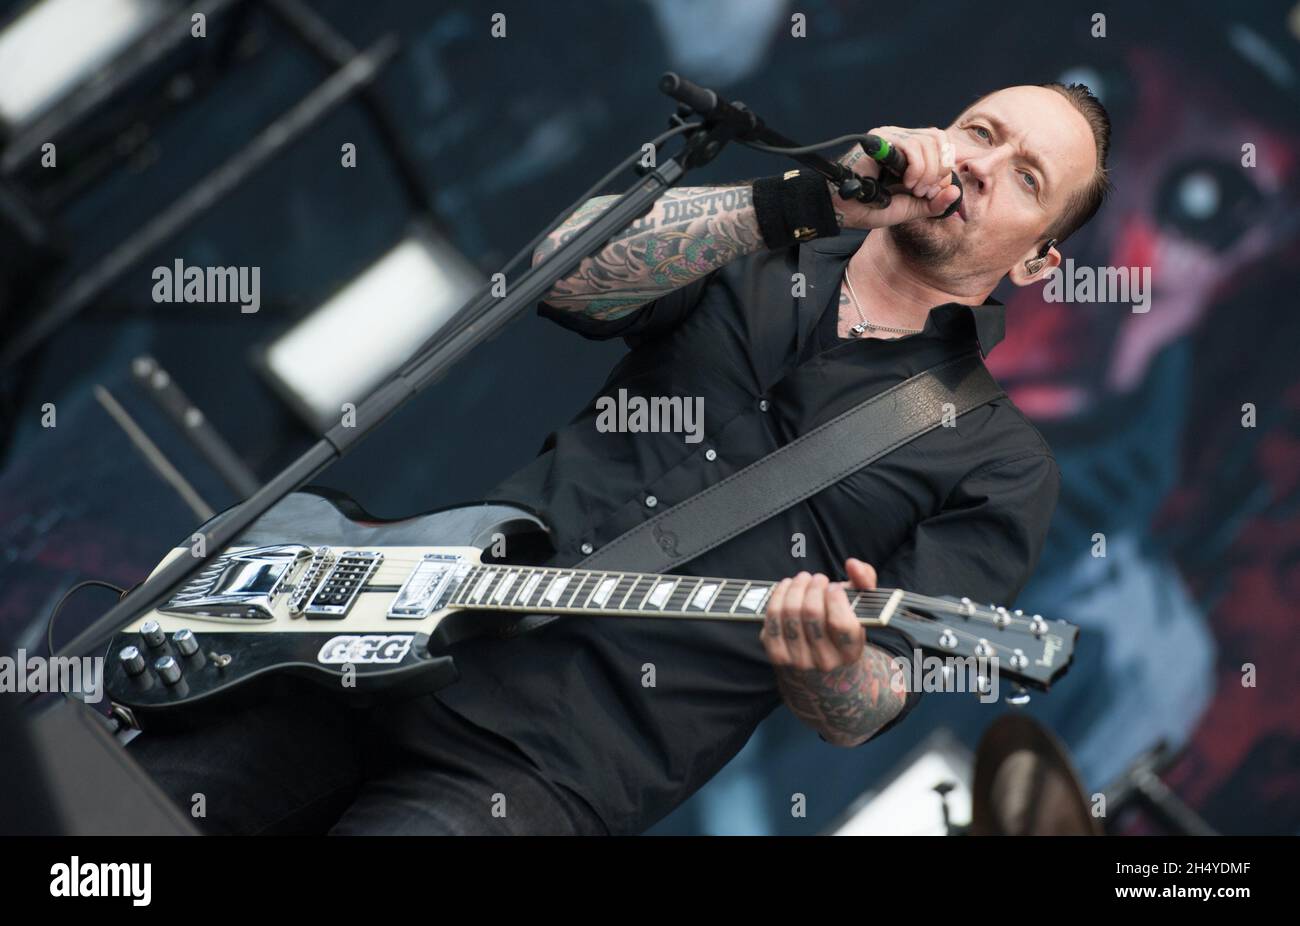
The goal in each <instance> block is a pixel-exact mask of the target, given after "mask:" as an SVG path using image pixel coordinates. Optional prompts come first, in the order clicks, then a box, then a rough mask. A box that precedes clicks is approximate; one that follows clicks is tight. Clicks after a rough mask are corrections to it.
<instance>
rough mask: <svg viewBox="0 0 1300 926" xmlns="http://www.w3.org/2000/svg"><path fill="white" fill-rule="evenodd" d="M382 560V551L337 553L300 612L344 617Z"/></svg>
mask: <svg viewBox="0 0 1300 926" xmlns="http://www.w3.org/2000/svg"><path fill="white" fill-rule="evenodd" d="M383 559H384V554H382V553H379V552H375V551H365V550H346V551H344V552H343V553H340V554H339V558H338V559H337V560H335V561H334V566H333V567H332V568H331V569H330V571H329V572H328V573H326V575H325V578H324V579H323V580H322V581H321V584H320V585H319V586H317V588H316V591H315V592H314V593H313V594H312V596H311V600H310V601H308V602H307V606H306V607H305V608H303V614H304V615H306V616H307V617H308V618H309V619H310V618H315V619H317V620H338V619H340V618H342V617H344V616H345V615H346V614H347V613H348V611H349V610H350V609H351V608H352V605H353V603H354V602H355V601H356V600H357V596H358V595H360V594H361V590H362V589H363V588H364V587H365V585H366V583H367V582H369V581H370V577H371V576H373V575H374V574H375V570H376V569H378V568H379V564H380V563H381V562H382V561H383Z"/></svg>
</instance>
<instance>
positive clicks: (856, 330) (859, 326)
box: [844, 267, 924, 338]
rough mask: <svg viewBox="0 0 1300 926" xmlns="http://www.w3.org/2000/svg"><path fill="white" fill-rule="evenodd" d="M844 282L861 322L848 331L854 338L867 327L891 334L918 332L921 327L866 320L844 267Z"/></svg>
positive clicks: (861, 334) (920, 330) (861, 333)
mask: <svg viewBox="0 0 1300 926" xmlns="http://www.w3.org/2000/svg"><path fill="white" fill-rule="evenodd" d="M844 282H845V283H847V284H848V287H849V295H850V296H852V297H853V307H854V308H855V309H857V310H858V318H860V319H862V322H861V324H857V325H854V326H853V327H852V328H850V329H849V333H850V334H852V335H853V336H854V337H855V338H860V337H862V336H863V335H864V334H866V333H867V329H868V328H870V329H871V330H872V331H888V332H890V333H891V334H920V333H921V332H922V331H923V330H924V329H922V328H890V327H889V326H888V325H873V324H872V323H871V322H869V321H867V316H866V314H865V313H864V312H863V311H862V303H861V302H859V301H858V294H857V293H856V292H854V291H853V281H852V280H851V279H849V270H848V268H847V267H846V268H844Z"/></svg>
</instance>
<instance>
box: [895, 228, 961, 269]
mask: <svg viewBox="0 0 1300 926" xmlns="http://www.w3.org/2000/svg"><path fill="white" fill-rule="evenodd" d="M932 221H934V220H933V219H913V220H912V221H910V222H900V223H899V224H898V225H891V226H889V237H890V239H891V240H892V241H893V242H894V246H895V247H897V248H898V251H899V253H900V254H902V255H903V256H904V257H906V258H907V259H908V260H910V261H912V262H913V263H914V264H916V265H918V266H921V267H925V268H931V269H935V270H948V271H951V270H952V267H950V266H949V264H950V263H951V262H952V260H953V258H955V257H957V256H958V255H959V254H961V252H962V250H963V247H964V244H965V242H963V241H962V240H961V239H960V238H955V237H954V238H949V237H944V236H942V235H940V234H938V233H937V232H938V229H935V228H932V227H930V226H929V225H927V224H926V223H928V222H932Z"/></svg>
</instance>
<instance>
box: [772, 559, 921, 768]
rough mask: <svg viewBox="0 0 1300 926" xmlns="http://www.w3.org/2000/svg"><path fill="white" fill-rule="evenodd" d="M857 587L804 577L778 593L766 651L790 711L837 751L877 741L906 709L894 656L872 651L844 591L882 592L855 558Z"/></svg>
mask: <svg viewBox="0 0 1300 926" xmlns="http://www.w3.org/2000/svg"><path fill="white" fill-rule="evenodd" d="M844 566H845V570H846V572H847V574H848V576H849V579H850V582H831V581H830V580H829V579H828V578H827V577H826V576H824V575H821V574H820V573H818V574H817V575H815V576H814V575H809V574H808V573H806V572H801V573H799V574H798V575H797V576H795V577H794V578H792V579H784V580H782V581H781V582H780V583H779V584H778V585H777V587H776V588H775V589H774V590H773V592H772V596H771V599H770V601H769V602H768V605H767V614H766V618H765V621H764V624H763V632H762V641H763V648H764V649H765V650H766V651H767V656H768V658H769V659H770V660H771V661H772V665H773V666H774V667H775V669H776V677H777V683H778V685H779V686H780V688H781V694H782V696H783V697H784V698H785V702H786V704H787V705H788V706H789V707H790V710H792V711H794V713H795V715H796V716H797V717H799V719H800V720H802V721H804V723H806V724H808V725H809V726H810V727H812V728H813V729H814V730H816V731H817V732H818V733H820V734H821V735H822V738H823V739H825V740H826V741H827V742H830V743H834V744H835V745H837V746H856V745H858V744H859V743H862V742H865V741H866V740H868V739H870V738H871V736H872V735H873V734H875V733H876V731H878V730H879V729H880V728H881V727H883V726H884V725H885V724H886V723H888V722H889V721H890V720H892V719H893V717H894V716H895V715H896V714H897V713H898V712H899V711H900V710H901V709H902V707H903V704H904V702H905V700H906V697H907V694H906V692H905V691H903V690H901V689H898V690H896V689H895V688H892V687H891V686H890V682H891V679H892V678H893V677H894V674H895V668H894V665H893V662H892V661H891V659H890V656H889V654H887V653H885V652H884V651H883V650H880V649H877V648H876V647H874V646H870V645H869V644H867V642H866V633H865V631H864V630H863V628H862V625H861V624H860V623H859V622H858V620H857V618H856V617H855V616H854V614H853V609H852V608H851V607H850V605H849V598H848V595H847V593H846V592H845V587H846V586H848V585H850V584H852V586H853V587H854V588H857V589H863V590H870V589H874V588H875V587H876V571H875V569H873V568H872V567H871V565H870V564H868V563H864V562H862V561H861V560H857V559H850V560H848V561H847V562H846V563H845V564H844Z"/></svg>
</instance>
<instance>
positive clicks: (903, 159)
mask: <svg viewBox="0 0 1300 926" xmlns="http://www.w3.org/2000/svg"><path fill="white" fill-rule="evenodd" d="M870 134H871V135H873V136H876V137H877V138H878V139H880V140H881V142H882V144H881V146H880V147H879V148H878V149H877V150H875V151H873V152H872V154H873V155H875V157H874V158H873V157H872V156H870V155H868V153H867V152H865V151H863V148H862V145H860V144H859V145H854V146H853V148H852V149H851V150H850V151H849V153H848V154H846V155H845V156H844V157H842V158H840V159H839V163H840V164H842V165H844V166H845V167H848V168H849V169H850V170H852V171H853V172H854V173H857V174H860V175H862V176H864V177H871V178H873V179H877V178H879V177H880V176H881V174H882V172H883V171H885V170H887V171H888V172H889V174H890V175H892V176H895V177H897V178H898V179H899V181H900V183H899V185H898V186H897V187H894V188H892V189H891V190H890V192H893V193H894V194H895V195H894V196H893V198H892V199H891V201H890V203H889V205H888V206H886V207H885V208H883V209H882V208H877V207H874V206H868V205H866V204H865V203H861V202H858V201H856V200H844V199H840V197H839V195H838V192H837V191H835V187H834V185H833V184H832V198H833V199H834V202H835V209H836V211H837V212H839V213H840V214H841V215H842V216H843V225H844V227H845V228H887V227H889V226H890V225H897V224H899V223H900V222H908V221H911V220H912V219H920V218H934V219H938V218H946V217H947V216H949V215H951V214H952V213H953V212H955V211H958V210H959V207H960V201H961V198H962V188H961V183H960V181H958V180H957V174H956V172H955V171H954V168H955V167H956V163H957V158H956V151H955V149H954V148H953V146H952V142H950V141H949V140H948V136H947V135H946V134H945V133H944V131H943V130H942V129H937V128H928V129H905V128H900V127H898V126H892V125H887V126H880V127H879V128H874V129H872V130H871V132H870ZM877 158H878V159H879V160H877ZM888 179H889V177H888V176H887V177H886V180H888ZM963 220H964V216H963V218H961V219H953V221H963Z"/></svg>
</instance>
